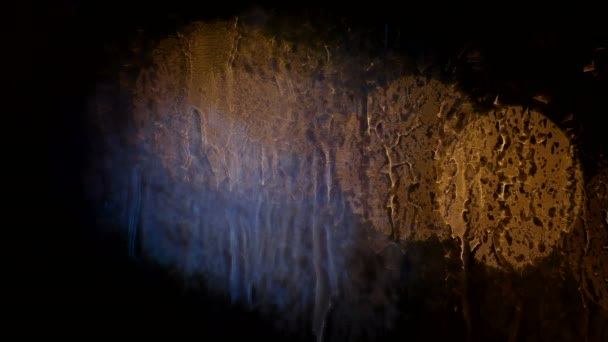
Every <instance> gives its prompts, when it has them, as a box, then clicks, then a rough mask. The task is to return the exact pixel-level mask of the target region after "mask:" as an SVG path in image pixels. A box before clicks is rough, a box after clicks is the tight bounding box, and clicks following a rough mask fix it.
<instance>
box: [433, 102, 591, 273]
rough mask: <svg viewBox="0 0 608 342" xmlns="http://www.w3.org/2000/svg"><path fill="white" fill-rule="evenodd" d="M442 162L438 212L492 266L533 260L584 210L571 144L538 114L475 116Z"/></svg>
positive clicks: (544, 253) (519, 110)
mask: <svg viewBox="0 0 608 342" xmlns="http://www.w3.org/2000/svg"><path fill="white" fill-rule="evenodd" d="M444 165H445V172H444V173H443V177H442V180H441V184H442V188H443V189H444V190H443V191H442V192H441V194H442V197H441V200H440V202H441V206H440V208H441V213H442V215H443V217H444V218H445V221H446V223H447V224H449V225H450V227H451V230H452V234H453V235H454V236H455V237H459V238H460V239H461V240H462V241H464V242H463V246H464V243H466V244H468V245H469V246H468V247H467V248H470V250H471V251H472V252H473V253H474V255H475V259H476V260H478V261H481V262H483V263H485V264H487V265H491V266H495V267H501V268H506V269H512V268H515V269H518V268H522V267H525V266H526V265H533V264H534V263H536V262H538V261H539V260H540V259H542V258H543V257H546V256H547V255H549V254H550V253H551V252H552V251H553V249H554V247H555V246H556V244H557V243H558V242H559V241H560V239H561V237H562V234H567V233H569V232H570V230H571V229H572V225H573V223H574V221H575V219H576V217H577V215H579V212H580V210H581V206H582V179H581V173H580V170H579V166H578V164H577V160H576V157H575V156H574V155H573V146H572V145H571V144H570V142H569V141H568V139H567V138H566V136H565V135H564V134H563V133H562V132H561V131H560V129H559V128H558V127H557V126H556V125H555V124H554V123H553V122H551V121H550V120H549V119H548V118H546V117H544V116H543V115H542V114H540V113H537V112H534V111H529V110H524V109H522V108H503V109H500V110H496V111H494V112H492V113H489V114H487V115H478V116H477V118H476V119H475V120H474V121H472V122H471V123H470V124H469V125H468V126H467V127H466V128H465V129H464V133H463V135H462V137H460V138H459V139H458V141H457V142H456V143H455V144H454V145H453V146H451V147H450V152H449V153H448V154H447V155H446V158H445V160H444Z"/></svg>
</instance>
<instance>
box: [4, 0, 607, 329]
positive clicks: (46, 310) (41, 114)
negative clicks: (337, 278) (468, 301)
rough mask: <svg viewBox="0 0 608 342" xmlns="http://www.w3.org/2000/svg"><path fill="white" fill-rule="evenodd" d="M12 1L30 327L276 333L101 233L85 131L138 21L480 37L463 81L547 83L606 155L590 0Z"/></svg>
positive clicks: (162, 30) (446, 44) (590, 148)
mask: <svg viewBox="0 0 608 342" xmlns="http://www.w3.org/2000/svg"><path fill="white" fill-rule="evenodd" d="M218 5H219V7H218ZM16 7H17V8H16V9H14V10H13V9H11V10H9V11H7V12H6V13H5V17H6V19H7V22H8V23H9V25H8V28H7V29H6V31H5V32H6V33H7V34H8V36H9V40H8V43H7V46H9V47H11V46H12V48H8V49H7V51H6V54H7V55H8V57H9V61H10V62H9V63H7V64H6V66H5V67H6V68H7V74H8V76H9V77H8V78H6V80H7V81H6V82H7V84H8V85H9V88H10V90H9V92H8V94H9V96H8V99H7V100H8V101H7V103H9V104H12V105H14V109H13V106H10V107H9V108H11V109H10V110H9V111H10V113H7V116H8V117H9V118H11V119H13V118H16V122H15V123H13V122H12V120H11V121H10V124H7V126H5V127H6V130H7V136H9V137H10V136H12V137H13V138H10V139H9V140H10V142H9V143H8V144H7V145H6V146H8V147H9V149H11V150H12V151H13V152H14V151H17V153H15V157H16V158H15V159H16V162H15V163H14V164H11V165H14V167H10V168H9V172H10V173H12V172H14V173H15V174H14V175H12V174H11V177H10V178H9V179H8V180H7V182H8V183H9V187H10V188H11V189H13V188H14V189H15V190H16V192H17V195H16V197H15V198H16V199H15V201H14V202H15V203H18V204H17V210H16V211H15V212H14V213H11V214H10V217H14V218H15V224H14V227H13V228H10V227H8V228H9V230H11V231H13V232H16V233H17V237H18V240H17V241H19V242H18V243H15V244H12V243H7V245H8V246H7V247H8V248H7V250H8V251H9V253H10V255H11V257H10V259H9V260H12V261H16V262H15V263H13V264H15V265H16V267H15V276H14V277H11V280H10V282H11V285H12V287H11V290H10V291H9V292H7V294H8V296H9V297H12V298H11V299H12V300H13V301H15V302H18V304H17V305H15V308H14V310H12V311H13V317H14V318H27V320H28V321H29V322H33V324H34V326H36V325H47V324H51V325H53V326H54V328H55V329H58V330H61V331H71V330H74V329H85V328H86V329H90V330H88V331H90V332H91V334H92V335H93V334H97V333H99V332H110V333H118V332H120V331H121V329H126V330H127V331H129V332H131V333H138V334H139V335H147V334H150V333H154V332H156V331H163V332H166V333H171V334H187V335H190V334H195V335H198V336H201V337H209V336H213V335H219V334H222V335H229V336H232V335H234V336H235V337H267V338H277V339H278V338H279V336H276V335H273V334H272V331H271V329H270V328H269V327H268V325H267V322H264V321H262V320H260V319H258V318H257V317H254V316H253V315H250V314H245V313H243V312H241V311H239V310H237V309H229V308H228V307H227V306H225V305H224V304H225V303H224V302H223V301H222V300H221V299H211V298H212V297H208V298H207V299H201V297H197V298H194V297H193V296H190V295H188V294H184V293H183V292H182V291H181V290H179V289H178V288H177V287H176V286H175V285H174V284H173V282H172V280H170V279H169V277H167V276H164V275H163V273H161V272H157V271H156V270H153V269H149V268H148V269H143V268H142V267H140V266H138V265H135V264H133V263H131V262H128V261H127V260H123V259H122V256H121V255H122V254H121V253H119V252H117V251H116V250H113V249H114V248H118V247H115V246H118V244H115V241H104V240H100V238H99V236H97V235H96V234H94V229H93V228H94V227H95V224H94V222H93V221H92V219H91V217H92V215H91V214H92V213H91V210H92V208H89V207H87V206H86V204H85V203H86V202H85V201H84V194H83V184H82V182H81V181H80V172H81V171H82V168H83V165H84V162H85V161H86V158H87V152H88V151H89V149H90V144H93V143H94V141H93V140H92V138H91V137H90V136H89V135H88V134H87V131H86V130H84V129H83V127H84V113H85V111H86V99H87V96H89V95H90V94H91V93H92V92H94V91H95V86H96V82H98V81H99V80H100V79H104V78H105V77H107V76H108V75H109V74H111V72H112V70H113V69H112V65H113V64H114V63H115V59H116V58H117V57H118V56H117V55H116V54H114V53H113V51H121V50H123V49H124V48H126V47H127V46H128V44H129V42H130V41H132V40H133V39H134V37H136V36H137V34H138V30H143V31H144V32H145V33H146V35H148V36H149V37H152V38H154V37H161V36H162V35H164V34H169V33H171V32H172V31H173V30H175V29H176V28H177V27H180V26H181V25H186V24H188V23H189V22H190V21H192V20H212V19H218V18H219V19H230V18H232V17H233V16H234V15H236V14H240V13H243V12H244V11H248V10H250V9H253V8H262V9H265V10H270V11H274V13H276V14H280V15H286V16H294V17H299V18H309V20H318V21H319V22H322V23H328V22H329V23H331V22H334V21H335V22H340V20H341V19H343V18H346V20H347V21H348V22H349V23H351V24H352V25H353V26H355V27H359V28H364V29H367V30H369V32H370V34H371V35H372V36H374V35H376V36H377V38H378V41H382V37H383V32H384V28H385V25H387V24H388V25H389V27H399V28H400V29H401V34H402V36H403V39H404V41H403V44H402V45H401V46H400V47H399V48H396V50H397V52H398V53H404V54H416V53H417V51H421V50H425V49H426V50H432V51H434V52H435V53H437V54H439V55H442V56H446V57H448V56H451V55H453V54H454V53H455V52H456V51H458V49H459V48H460V47H463V46H476V47H480V48H483V49H484V51H485V53H486V55H487V58H486V62H485V63H487V72H486V73H484V75H475V74H467V75H462V77H463V82H462V87H463V90H465V91H467V92H470V93H471V94H475V95H479V94H478V93H479V92H481V93H483V92H488V93H493V92H494V91H495V90H498V89H505V86H504V85H505V84H509V85H510V87H511V88H509V89H514V90H511V93H510V94H509V95H508V96H507V101H509V99H510V100H512V101H513V102H524V103H526V101H528V102H530V103H532V101H531V97H532V96H534V95H535V94H536V93H537V92H539V91H542V92H544V93H549V94H551V95H553V96H552V97H553V98H554V99H555V102H553V103H552V104H551V106H550V107H548V108H544V109H545V110H546V111H547V112H548V113H549V115H550V116H552V117H553V118H554V119H556V120H559V119H560V118H563V117H565V115H566V114H568V113H569V112H575V113H576V119H577V127H578V128H577V129H578V130H580V134H579V138H578V139H579V141H580V146H581V150H582V155H583V163H584V166H585V167H586V170H588V171H587V175H592V174H593V173H594V172H596V168H597V167H596V165H597V164H598V163H599V161H600V160H601V159H602V157H601V155H602V154H605V153H606V140H608V139H605V138H604V136H605V132H604V131H605V128H604V127H603V125H601V124H599V123H600V122H602V121H604V120H603V117H604V116H605V115H606V106H605V104H604V101H605V95H602V94H608V89H607V87H606V78H607V75H606V74H605V70H604V75H601V74H600V75H599V76H598V77H592V76H590V75H589V74H583V72H582V67H583V65H585V64H586V63H588V62H589V61H590V59H591V57H592V51H593V49H594V48H596V47H599V46H605V47H606V46H608V41H607V39H608V34H606V33H607V32H606V31H608V30H605V29H602V26H603V25H602V24H603V23H605V18H602V17H601V11H600V10H599V8H596V7H594V6H592V5H582V4H581V5H576V6H575V5H560V4H558V3H554V4H551V5H538V6H531V5H529V4H528V5H516V4H514V3H507V2H491V3H488V4H486V5H478V4H470V5H462V4H457V3H455V2H452V3H451V4H449V5H445V4H441V3H432V2H426V1H425V2H423V3H408V2H399V3H396V4H392V5H389V4H387V3H384V2H373V3H365V4H360V5H357V4H355V2H353V3H345V4H341V5H333V6H328V5H327V4H325V5H311V4H290V5H287V4H285V3H278V2H276V3H271V2H266V3H256V4H250V3H247V4H235V3H228V2H217V3H210V2H204V1H200V2H189V1H158V2H150V1H145V2H144V1H131V2H127V1H116V0H110V1H75V0H63V1H53V2H47V3H45V4H35V3H30V2H23V3H21V4H18V5H17V6H16ZM480 89H481V90H480ZM509 96H510V97H509ZM11 155H12V154H11ZM11 207H12V206H11ZM11 235H12V234H11ZM7 241H8V240H7ZM202 298H205V297H202ZM201 308H204V309H201ZM431 326H432V324H431ZM445 333H446V334H447V335H446V336H449V335H450V332H445ZM446 336H444V337H446ZM407 337H410V338H411V339H414V340H417V339H418V338H420V337H421V336H418V338H416V336H407Z"/></svg>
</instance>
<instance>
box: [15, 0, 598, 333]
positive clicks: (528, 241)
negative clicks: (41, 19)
mask: <svg viewBox="0 0 608 342" xmlns="http://www.w3.org/2000/svg"><path fill="white" fill-rule="evenodd" d="M91 6H92V7H91V9H90V10H89V12H90V13H89V14H86V15H85V14H82V13H81V12H82V11H85V12H86V9H85V8H84V7H81V6H80V5H73V6H72V9H73V13H75V14H73V16H72V17H70V15H69V14H67V16H68V17H69V18H70V19H65V23H64V24H62V25H64V26H59V27H58V28H55V29H51V30H50V32H49V33H47V35H48V36H49V37H50V36H53V37H54V40H52V41H53V42H55V41H57V45H58V46H61V49H64V50H66V51H65V53H63V52H64V51H63V50H53V49H50V50H49V53H48V58H49V60H51V61H54V62H55V64H56V65H58V66H59V67H58V69H57V70H56V69H55V68H49V70H48V72H49V74H51V75H55V73H56V74H57V75H55V76H57V77H55V78H48V79H53V80H54V82H57V83H58V84H57V85H56V86H55V87H54V88H53V90H50V92H49V97H51V98H53V99H54V101H56V102H57V103H58V104H61V106H58V107H59V108H58V109H57V113H52V114H49V111H48V110H43V111H41V112H40V113H44V114H45V115H44V116H43V117H44V118H45V119H44V120H43V121H42V122H48V123H49V125H48V127H44V129H43V130H44V133H43V134H41V135H40V136H41V137H44V139H45V143H43V144H41V146H48V149H49V152H50V155H49V160H51V161H52V165H53V166H54V167H53V168H52V171H53V173H52V174H51V175H50V176H49V179H48V180H49V181H50V183H49V184H50V185H49V188H51V190H53V191H52V192H51V193H50V194H49V197H48V200H43V199H44V196H43V194H42V191H40V189H42V188H40V189H37V191H36V192H35V193H36V194H39V195H40V196H42V197H43V198H42V199H39V200H38V202H40V203H42V204H43V206H45V207H48V206H49V203H51V204H50V205H53V204H56V205H58V206H59V205H63V207H60V208H59V209H57V210H56V211H55V213H54V214H52V215H51V216H48V217H47V216H45V217H44V218H42V216H43V215H39V216H41V219H44V224H42V225H41V227H47V228H46V229H45V233H44V235H41V236H40V237H41V238H37V239H32V238H31V237H30V238H29V239H28V240H27V241H29V242H28V243H27V244H25V245H27V246H30V245H32V244H33V245H36V246H38V245H39V244H40V245H46V246H47V248H48V249H49V253H46V255H45V257H44V258H43V259H44V264H43V265H44V267H45V270H46V269H48V271H46V273H44V274H40V275H36V276H31V274H38V273H36V272H28V273H29V274H30V277H33V278H34V277H35V278H36V281H31V282H29V283H30V284H41V282H40V279H49V280H51V281H49V282H48V283H49V285H48V286H47V285H46V283H47V282H46V281H45V282H44V284H45V286H44V290H40V292H41V293H42V295H39V296H38V297H40V298H41V299H40V300H38V303H37V307H39V308H41V309H40V310H32V311H30V314H29V315H30V316H32V315H33V314H32V313H31V312H38V313H40V314H43V313H46V312H48V313H49V314H52V313H54V310H55V309H54V308H58V307H61V308H63V309H66V310H64V311H66V312H68V314H67V315H73V316H78V317H79V318H82V317H88V318H92V319H91V320H89V322H90V323H89V324H85V325H87V326H91V327H93V326H96V329H100V326H101V325H103V329H106V330H108V329H109V330H114V329H115V328H116V329H118V328H119V326H120V327H124V328H127V330H130V331H133V332H136V333H141V334H143V335H145V334H146V333H149V332H152V333H155V332H159V331H163V330H164V331H166V332H168V333H171V334H174V335H175V334H177V335H179V334H190V333H193V334H197V335H198V336H202V337H207V338H209V336H214V337H218V336H220V335H221V336H223V337H237V338H243V337H249V338H263V339H273V340H274V339H278V340H281V339H285V340H293V339H302V340H317V341H320V340H331V341H339V340H414V341H418V340H421V341H422V340H447V339H451V340H457V341H458V340H463V341H465V340H468V341H487V340H508V341H519V340H522V341H539V340H540V341H556V340H560V341H561V340H589V341H596V340H598V341H599V340H606V339H608V329H606V326H608V324H607V322H608V304H607V292H608V278H607V277H608V270H607V268H606V267H608V266H607V262H606V260H607V259H608V254H607V253H606V252H607V246H608V233H607V232H608V214H607V213H606V208H607V207H608V202H607V197H606V194H607V193H608V188H607V187H606V184H607V183H608V179H607V175H606V162H605V152H606V140H605V139H603V137H602V135H603V133H604V132H603V128H602V127H601V125H599V124H598V123H597V117H598V115H599V113H603V112H602V110H603V108H604V107H603V103H602V97H601V96H600V95H601V94H603V92H602V91H603V90H604V89H605V88H606V86H605V75H604V71H605V61H604V60H603V59H602V58H603V57H602V52H601V51H602V50H601V49H600V50H598V49H597V48H598V46H601V42H602V40H601V39H602V38H601V37H600V36H599V35H598V34H597V32H595V31H590V32H586V33H585V35H582V34H581V35H579V36H577V37H574V36H575V35H574V33H567V32H565V31H566V29H565V28H564V29H561V27H562V26H563V25H562V24H563V23H561V22H560V23H559V24H560V25H559V26H558V25H557V23H553V24H551V25H553V26H550V25H549V24H547V26H543V25H540V24H539V23H536V24H533V23H534V21H530V25H529V27H527V28H526V30H525V31H522V30H524V29H523V28H513V30H514V31H510V33H509V34H506V33H505V34H502V33H500V32H498V30H497V29H491V28H492V27H494V26H492V25H490V24H492V23H493V21H492V20H490V19H483V18H479V17H477V16H476V19H477V20H478V21H475V23H476V24H475V25H473V24H471V27H468V26H467V25H468V24H467V23H472V22H473V21H470V20H465V18H467V17H466V16H462V17H458V16H457V15H456V14H454V13H455V12H452V11H449V13H452V14H450V15H442V14H438V15H433V16H430V17H425V16H424V15H422V14H420V15H416V18H411V17H408V18H409V19H407V20H406V19H403V18H401V15H400V14H399V13H397V12H396V11H395V13H392V12H391V11H386V10H379V9H373V8H372V9H365V10H363V9H362V10H360V13H359V12H357V10H356V9H354V8H352V9H348V10H346V9H342V10H339V11H328V10H327V9H320V10H317V11H314V10H310V12H309V11H301V10H292V11H289V10H285V11H281V10H277V11H272V10H266V11H265V10H256V9H251V8H248V9H247V10H244V11H243V12H241V13H236V12H235V11H236V10H233V9H226V10H225V11H224V13H223V14H222V13H219V14H218V13H214V14H212V13H210V12H209V11H207V12H205V11H202V10H201V11H200V14H195V13H198V11H197V10H195V9H194V8H191V7H190V9H189V10H181V11H180V10H178V9H176V8H177V7H179V6H178V5H177V4H175V5H172V6H173V7H171V6H170V7H171V8H173V9H171V8H168V7H167V8H165V7H163V8H162V9H161V8H158V9H157V12H158V13H156V12H155V11H154V9H153V8H152V7H153V6H150V7H149V8H148V7H147V8H148V9H149V10H150V11H151V13H150V14H143V13H140V15H139V16H135V15H130V14H134V13H139V9H140V8H139V7H138V6H136V5H132V7H123V10H124V13H123V12H120V13H115V15H116V16H117V18H123V19H124V22H125V23H123V24H120V22H119V21H118V20H117V22H116V23H113V24H112V25H109V24H108V23H107V20H101V19H99V20H96V19H94V18H96V16H97V15H101V14H103V13H106V14H109V12H110V9H105V10H104V9H103V8H101V7H99V8H98V7H95V6H93V5H91ZM125 6H126V5H125ZM110 7H111V6H110ZM422 7H424V6H422ZM104 8H105V7H104ZM129 8H131V10H129ZM412 10H413V9H412ZM129 11H130V12H129ZM345 11H346V12H345ZM93 12H95V14H93ZM97 12H101V13H97ZM355 12H356V13H355ZM414 12H415V11H414ZM414 12H411V13H414ZM121 13H122V14H121ZM155 13H156V14H155ZM159 13H161V14H159ZM205 13H206V14H205ZM408 13H410V12H408ZM416 13H431V12H428V11H427V12H425V11H422V10H420V11H419V12H416ZM446 13H447V12H446ZM543 14H545V12H543ZM79 15H82V16H83V19H78V18H79V17H78V16H79ZM452 15H453V16H454V18H451V16H452ZM431 17H432V19H431ZM544 17H547V18H548V17H551V16H544ZM138 18H139V19H138ZM457 18H460V19H457ZM439 21H445V23H444V24H445V25H447V27H451V28H452V29H450V30H445V29H441V27H444V26H438V25H435V24H433V25H430V23H436V22H439ZM587 22H589V21H587ZM160 23H164V24H160ZM114 24H115V25H114ZM494 24H495V23H494ZM79 25H80V26H79ZM163 25H164V26H163ZM541 26H542V27H545V29H542V28H540V27H541ZM78 27H80V28H81V30H84V31H87V30H88V31H87V32H90V34H91V37H90V38H91V39H90V40H87V41H85V42H82V41H80V42H81V43H83V44H85V45H84V47H76V46H77V44H75V42H76V41H79V40H78V39H76V36H75V34H74V33H71V32H73V31H81V30H76V29H75V28H78ZM479 27H487V30H480V29H479ZM547 27H549V28H552V29H551V30H555V32H553V31H551V30H549V29H548V28H547ZM553 27H554V28H553ZM594 32H595V33H594ZM49 41H50V40H49ZM558 42H559V43H558ZM62 44H63V45H65V46H63V45H62ZM78 46H80V45H78ZM526 51H528V52H526ZM52 52H55V55H53V54H52ZM60 52H61V53H60ZM587 59H593V70H592V71H588V70H589V68H588V67H586V66H585V65H586V64H588V63H589V60H587ZM585 70H587V71H585ZM556 75H559V76H556ZM49 82H50V81H49ZM82 85H84V86H82ZM68 95H69V96H68ZM41 96H42V95H41ZM79 96H82V98H83V99H84V100H83V101H80V102H79V101H74V98H76V97H79ZM63 97H65V101H64V100H63ZM35 102H36V103H38V102H40V103H44V104H45V106H46V105H48V104H53V103H55V102H52V101H50V102H47V101H41V100H40V99H37V101H35ZM60 113H61V114H60ZM28 118H29V116H28ZM60 118H62V119H63V121H61V120H60ZM28 127H29V126H28ZM64 131H65V132H66V133H65V134H63V133H61V134H60V133H58V132H64ZM72 157H77V159H75V160H71V158H72ZM32 169H37V168H36V167H33V168H32ZM39 183H42V182H41V181H39ZM64 199H65V201H64ZM51 223H53V224H56V225H57V226H59V227H65V228H63V229H61V230H57V229H50V228H48V227H50V226H51V225H50V224H51ZM53 226H54V225H53ZM83 228H85V229H83ZM28 231H29V230H28ZM47 235H52V237H50V238H48V239H47V238H46V236H47ZM43 250H45V251H46V249H43ZM47 264H48V267H46V266H47ZM38 268H40V266H38ZM28 270H29V269H28ZM28 279H29V278H28ZM38 297H35V298H38ZM43 297H44V298H43ZM41 303H44V305H41ZM47 303H48V304H47ZM104 313H105V314H104ZM56 315H57V313H55V316H56ZM102 316H103V317H105V318H103V319H100V318H98V317H102ZM97 322H101V323H99V324H98V323H97ZM105 322H108V323H107V324H106V323H105Z"/></svg>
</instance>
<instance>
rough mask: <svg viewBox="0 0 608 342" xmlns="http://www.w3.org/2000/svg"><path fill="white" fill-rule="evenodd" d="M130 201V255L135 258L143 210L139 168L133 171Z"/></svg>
mask: <svg viewBox="0 0 608 342" xmlns="http://www.w3.org/2000/svg"><path fill="white" fill-rule="evenodd" d="M129 197H130V201H129V210H128V216H129V222H128V242H129V246H128V255H129V257H130V258H134V257H135V245H136V243H135V242H136V240H137V225H138V223H139V215H140V208H141V174H140V170H139V167H137V166H136V167H134V168H133V170H132V171H131V194H130V196H129Z"/></svg>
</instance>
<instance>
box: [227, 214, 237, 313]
mask: <svg viewBox="0 0 608 342" xmlns="http://www.w3.org/2000/svg"><path fill="white" fill-rule="evenodd" d="M224 212H225V214H226V219H227V221H228V228H229V230H230V233H229V235H230V242H229V243H230V276H229V277H230V278H229V283H230V298H231V300H232V302H233V303H235V302H237V301H238V299H239V296H240V293H239V292H240V288H241V285H240V279H239V278H240V274H241V273H240V270H239V254H240V253H239V242H238V238H239V233H240V232H239V229H238V223H237V220H236V213H235V212H234V211H233V210H230V209H226V210H225V211H224Z"/></svg>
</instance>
